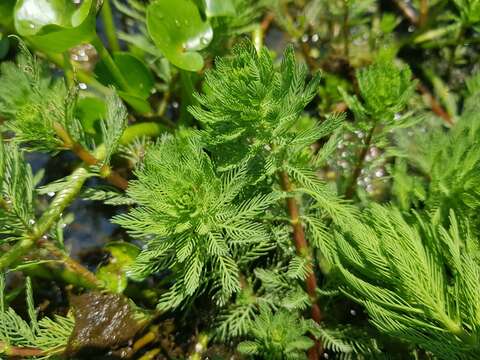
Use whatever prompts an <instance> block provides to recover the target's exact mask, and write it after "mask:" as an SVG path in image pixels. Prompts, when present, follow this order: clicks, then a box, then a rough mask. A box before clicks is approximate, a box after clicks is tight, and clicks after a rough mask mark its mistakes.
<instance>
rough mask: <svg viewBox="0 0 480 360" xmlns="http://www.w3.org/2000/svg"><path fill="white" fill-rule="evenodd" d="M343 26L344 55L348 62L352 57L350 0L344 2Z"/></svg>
mask: <svg viewBox="0 0 480 360" xmlns="http://www.w3.org/2000/svg"><path fill="white" fill-rule="evenodd" d="M343 7H344V9H343V11H344V12H343V24H342V32H343V54H344V55H345V58H346V59H347V60H348V58H349V57H350V36H349V35H350V25H349V16H350V8H349V6H348V0H343Z"/></svg>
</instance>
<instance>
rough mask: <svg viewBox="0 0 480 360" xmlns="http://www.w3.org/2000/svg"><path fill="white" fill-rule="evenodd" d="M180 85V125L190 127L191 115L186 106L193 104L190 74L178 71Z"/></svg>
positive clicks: (193, 88) (193, 90) (192, 87)
mask: <svg viewBox="0 0 480 360" xmlns="http://www.w3.org/2000/svg"><path fill="white" fill-rule="evenodd" d="M180 83H181V84H182V100H183V101H182V103H181V104H180V123H181V124H182V125H184V126H188V125H191V123H192V118H193V117H192V115H191V114H190V113H189V112H188V106H190V105H193V104H195V98H194V97H193V93H194V92H195V87H194V86H193V82H192V77H191V74H190V72H188V71H185V70H180Z"/></svg>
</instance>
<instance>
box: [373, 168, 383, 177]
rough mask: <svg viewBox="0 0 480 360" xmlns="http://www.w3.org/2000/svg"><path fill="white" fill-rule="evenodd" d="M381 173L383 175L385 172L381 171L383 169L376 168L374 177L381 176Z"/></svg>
mask: <svg viewBox="0 0 480 360" xmlns="http://www.w3.org/2000/svg"><path fill="white" fill-rule="evenodd" d="M383 175H385V172H384V171H383V169H378V170H377V171H375V176H376V177H382V176H383Z"/></svg>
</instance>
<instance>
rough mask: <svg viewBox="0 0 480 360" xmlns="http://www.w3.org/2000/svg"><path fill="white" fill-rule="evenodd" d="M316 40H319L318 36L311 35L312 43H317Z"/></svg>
mask: <svg viewBox="0 0 480 360" xmlns="http://www.w3.org/2000/svg"><path fill="white" fill-rule="evenodd" d="M318 39H319V36H318V34H313V35H312V42H314V43H315V42H317V41H318Z"/></svg>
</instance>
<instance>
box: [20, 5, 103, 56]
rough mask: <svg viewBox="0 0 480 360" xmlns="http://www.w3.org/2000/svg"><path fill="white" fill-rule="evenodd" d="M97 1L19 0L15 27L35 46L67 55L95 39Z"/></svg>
mask: <svg viewBox="0 0 480 360" xmlns="http://www.w3.org/2000/svg"><path fill="white" fill-rule="evenodd" d="M95 12H96V1H94V0H85V1H83V3H82V4H81V5H76V4H74V3H73V1H71V0H19V1H18V2H17V4H16V6H15V10H14V22H15V28H16V30H17V32H18V34H19V35H21V36H23V37H26V38H27V39H28V40H30V41H31V42H32V43H33V44H34V45H35V46H36V47H38V48H40V49H42V50H44V51H50V52H64V51H66V50H68V49H70V48H71V47H73V46H76V45H78V44H81V43H84V42H88V41H90V40H91V39H92V38H93V37H94V36H95Z"/></svg>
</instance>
